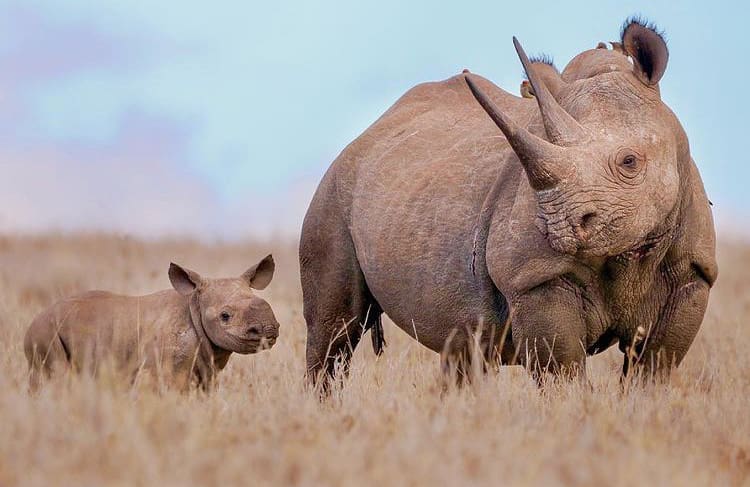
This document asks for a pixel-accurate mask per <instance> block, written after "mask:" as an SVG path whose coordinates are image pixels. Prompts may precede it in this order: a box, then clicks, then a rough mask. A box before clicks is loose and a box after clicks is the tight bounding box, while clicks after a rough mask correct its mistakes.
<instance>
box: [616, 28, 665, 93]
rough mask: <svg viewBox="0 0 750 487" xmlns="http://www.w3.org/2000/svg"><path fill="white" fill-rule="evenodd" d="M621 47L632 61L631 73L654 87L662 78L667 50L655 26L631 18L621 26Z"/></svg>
mask: <svg viewBox="0 0 750 487" xmlns="http://www.w3.org/2000/svg"><path fill="white" fill-rule="evenodd" d="M621 37H622V47H623V49H624V50H625V52H626V53H627V54H628V55H629V56H630V57H631V58H632V59H633V71H634V72H635V74H636V76H638V77H639V78H640V79H641V81H643V82H644V83H645V84H647V85H649V86H655V85H656V84H657V83H659V80H660V79H661V77H662V76H664V72H665V71H666V70H667V61H668V60H669V50H668V49H667V43H666V42H665V41H664V37H663V35H662V34H661V33H660V32H659V31H658V30H657V28H656V26H655V25H654V24H652V23H649V22H647V21H645V20H643V19H641V18H639V17H632V18H630V19H628V20H626V21H625V23H624V24H623V26H622V36H621Z"/></svg>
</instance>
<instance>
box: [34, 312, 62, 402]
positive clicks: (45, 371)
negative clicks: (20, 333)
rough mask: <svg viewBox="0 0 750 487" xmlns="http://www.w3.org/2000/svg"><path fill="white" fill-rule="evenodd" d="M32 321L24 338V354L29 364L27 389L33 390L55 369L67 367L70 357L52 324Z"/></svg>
mask: <svg viewBox="0 0 750 487" xmlns="http://www.w3.org/2000/svg"><path fill="white" fill-rule="evenodd" d="M45 325H47V324H44V323H33V324H32V326H31V328H30V329H29V331H28V332H27V333H26V337H25V339H24V354H25V355H26V360H27V361H28V364H29V389H30V390H32V391H35V390H37V389H38V388H39V386H40V385H41V383H42V380H43V379H48V378H49V377H50V376H51V375H52V374H53V372H54V370H55V369H57V368H60V367H67V366H69V364H70V357H69V353H68V350H67V348H66V347H65V345H64V343H63V341H62V338H60V335H59V334H58V333H57V330H55V329H54V327H52V326H45Z"/></svg>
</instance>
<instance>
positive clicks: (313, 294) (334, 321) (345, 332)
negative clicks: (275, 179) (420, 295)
mask: <svg viewBox="0 0 750 487" xmlns="http://www.w3.org/2000/svg"><path fill="white" fill-rule="evenodd" d="M315 203H316V202H315V201H313V204H312V205H311V210H310V212H309V213H308V218H307V220H306V222H305V225H304V226H303V229H302V238H301V241H300V273H301V278H302V294H303V305H304V316H305V321H306V323H307V351H306V355H307V377H308V379H309V380H310V381H311V383H312V384H313V385H315V386H320V387H321V388H322V389H323V390H327V388H328V387H329V385H330V382H331V380H332V379H333V378H334V376H335V375H336V373H337V371H339V372H343V373H344V374H346V373H347V372H348V365H349V360H350V359H351V356H352V354H353V353H354V350H355V348H356V347H357V345H358V343H359V341H360V339H361V338H362V334H363V333H364V332H365V331H366V330H368V329H369V330H371V332H372V333H373V337H372V341H373V348H374V349H375V352H376V353H380V352H381V351H382V348H383V346H384V344H385V340H384V338H383V332H382V323H381V315H382V313H383V311H382V309H381V308H380V306H379V305H378V303H377V301H376V300H375V299H374V298H373V296H372V294H371V293H370V291H369V289H368V287H367V283H366V282H365V278H364V275H363V274H362V271H361V269H360V266H359V262H358V260H357V256H356V253H355V251H354V244H353V243H352V240H351V237H350V235H349V232H348V229H347V228H346V226H345V225H344V224H343V222H341V219H340V218H338V217H337V215H332V214H331V213H332V212H331V210H332V209H331V208H330V207H326V208H325V210H326V211H325V212H323V215H322V216H323V217H325V216H329V217H331V218H330V220H327V221H321V220H320V218H315V220H316V221H314V222H310V219H311V218H313V217H315V216H316V215H315V213H313V210H315ZM311 214H312V215H313V216H312V217H311ZM317 216H320V213H318V215H317ZM322 229H325V231H321V230H322Z"/></svg>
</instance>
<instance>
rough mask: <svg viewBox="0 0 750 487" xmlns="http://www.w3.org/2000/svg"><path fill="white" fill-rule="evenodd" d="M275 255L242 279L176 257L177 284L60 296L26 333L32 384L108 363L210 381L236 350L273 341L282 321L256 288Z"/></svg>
mask: <svg viewBox="0 0 750 487" xmlns="http://www.w3.org/2000/svg"><path fill="white" fill-rule="evenodd" d="M274 267H275V266H274V261H273V257H272V256H271V255H269V256H267V257H266V258H264V259H263V260H261V261H260V262H259V263H258V264H256V265H255V266H253V267H251V268H250V269H248V270H247V271H246V272H245V273H244V274H242V275H241V276H240V277H237V278H228V279H208V278H204V277H201V276H200V275H199V274H198V273H196V272H194V271H191V270H188V269H185V268H183V267H180V266H179V265H177V264H171V265H170V267H169V279H170V281H171V283H172V286H173V287H174V289H169V290H166V291H160V292H157V293H154V294H149V295H146V296H122V295H117V294H112V293H109V292H104V291H90V292H87V293H84V294H80V295H77V296H73V297H70V298H66V299H63V300H61V301H58V302H57V303H55V304H54V305H52V306H51V307H50V308H48V309H46V310H45V311H43V312H42V313H40V314H39V315H38V316H37V317H36V318H35V319H34V321H33V322H32V323H31V326H30V327H29V329H28V331H27V332H26V337H25V339H24V350H25V353H26V358H27V359H28V361H29V369H30V385H31V387H32V388H35V387H37V386H38V384H39V381H40V379H41V378H42V377H43V376H44V377H49V376H50V375H51V374H52V373H53V371H54V370H56V369H59V368H60V367H71V368H72V369H73V370H87V371H95V370H96V369H97V368H98V366H99V365H100V364H102V362H105V363H107V362H109V363H111V364H112V365H114V366H115V367H116V368H117V369H118V370H121V371H123V372H124V373H126V374H128V375H130V376H131V377H135V376H136V374H137V373H138V372H139V371H142V370H148V371H150V372H155V373H157V374H159V376H160V377H162V378H163V379H164V380H166V381H167V383H169V384H170V385H171V384H174V385H176V386H178V387H181V388H184V387H186V386H188V385H190V384H191V383H192V382H196V383H197V384H199V385H200V386H202V387H204V388H207V387H208V386H209V384H210V383H211V382H212V379H213V378H214V375H215V373H216V372H217V371H219V370H221V369H223V368H224V367H225V366H226V364H227V361H228V360H229V356H230V355H231V354H232V352H237V353H241V354H250V353H255V352H257V351H260V350H262V349H264V348H270V347H271V346H273V344H274V343H275V341H276V338H277V337H278V335H279V324H278V322H277V321H276V318H275V316H274V314H273V311H272V310H271V307H270V306H269V304H268V303H267V302H266V301H265V300H263V299H261V298H259V297H258V296H256V294H255V293H254V290H257V289H264V288H265V287H266V286H267V285H268V284H269V283H270V282H271V278H272V277H273V273H274Z"/></svg>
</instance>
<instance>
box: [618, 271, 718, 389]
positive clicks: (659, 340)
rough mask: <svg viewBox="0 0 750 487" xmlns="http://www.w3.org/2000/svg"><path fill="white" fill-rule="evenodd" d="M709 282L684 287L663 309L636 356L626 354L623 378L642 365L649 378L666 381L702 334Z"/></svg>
mask: <svg viewBox="0 0 750 487" xmlns="http://www.w3.org/2000/svg"><path fill="white" fill-rule="evenodd" d="M708 291H709V286H708V283H707V282H706V281H704V280H702V279H697V280H694V281H691V282H689V283H687V284H684V285H683V286H681V287H680V288H679V289H677V290H676V291H675V292H673V293H672V295H671V296H670V297H669V299H668V300H667V302H666V303H665V305H664V306H663V307H662V310H661V313H660V316H659V319H658V321H657V323H656V325H655V326H654V327H653V329H652V330H650V331H649V332H648V333H647V336H646V338H645V339H644V340H643V342H642V343H639V344H638V345H636V346H635V350H634V351H633V353H626V354H625V363H624V365H623V375H627V374H628V373H629V371H630V368H631V367H632V366H640V367H642V370H643V372H644V375H646V376H655V377H658V378H666V377H667V376H668V375H669V372H670V371H671V369H672V368H673V367H677V366H678V365H679V364H680V362H682V359H683V358H684V357H685V354H686V353H687V351H688V349H689V348H690V345H691V344H692V343H693V339H694V338H695V335H696V334H697V333H698V329H699V328H700V325H701V322H702V321H703V315H704V314H705V312H706V306H707V304H708Z"/></svg>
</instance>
